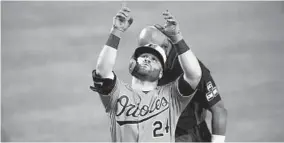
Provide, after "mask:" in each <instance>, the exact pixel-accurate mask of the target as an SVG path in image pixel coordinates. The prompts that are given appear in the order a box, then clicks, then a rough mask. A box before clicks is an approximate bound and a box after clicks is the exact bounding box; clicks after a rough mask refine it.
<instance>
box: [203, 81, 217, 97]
mask: <svg viewBox="0 0 284 143" xmlns="http://www.w3.org/2000/svg"><path fill="white" fill-rule="evenodd" d="M206 87H207V91H208V92H207V93H206V99H207V100H208V101H211V100H212V99H213V98H214V97H216V96H217V95H218V94H219V92H218V89H217V87H216V86H215V87H214V86H213V84H212V82H211V81H209V82H207V84H206Z"/></svg>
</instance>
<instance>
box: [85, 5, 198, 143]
mask: <svg viewBox="0 0 284 143" xmlns="http://www.w3.org/2000/svg"><path fill="white" fill-rule="evenodd" d="M163 16H164V19H165V20H166V27H165V29H164V32H165V34H167V35H168V36H169V37H171V40H172V41H173V44H174V45H175V48H176V50H177V54H178V59H179V60H178V61H179V62H180V65H181V67H182V71H183V73H184V74H182V75H180V76H179V77H178V78H177V79H176V80H174V81H173V82H171V83H169V84H167V85H163V86H158V80H159V79H161V78H162V77H163V71H164V68H165V65H164V64H165V61H166V54H165V51H164V50H163V48H161V47H160V46H158V45H156V44H147V45H143V46H140V47H138V48H137V49H136V50H135V52H134V54H133V56H132V58H131V60H130V64H129V71H130V74H131V75H132V84H131V85H128V84H125V83H123V82H122V81H121V80H120V79H119V78H118V77H117V76H116V75H115V73H114V72H113V67H114V64H115V60H116V56H117V50H118V45H119V41H120V38H121V35H122V34H123V33H124V32H125V31H126V30H127V29H128V28H129V27H130V25H131V24H132V22H133V20H132V18H131V16H130V9H129V8H127V7H124V8H122V9H121V10H120V11H119V12H118V13H117V15H116V16H115V17H114V19H113V26H112V28H111V32H110V35H109V38H108V40H107V42H106V44H105V45H104V46H103V49H102V50H101V52H100V55H99V57H98V60H97V66H96V69H95V70H94V71H93V72H92V75H93V81H94V86H91V89H92V90H93V91H96V92H98V93H99V95H100V97H101V100H102V103H103V105H104V107H105V109H106V112H107V113H108V115H109V118H110V122H111V130H110V131H111V138H112V141H114V142H156V141H158V142H160V141H161V142H174V141H175V136H174V134H175V133H174V132H175V128H176V123H177V121H178V118H179V116H180V114H181V113H182V111H183V110H184V108H185V107H186V105H187V104H188V103H189V102H190V100H191V99H192V97H193V95H194V93H195V92H196V90H195V89H196V87H197V85H198V83H199V81H200V78H201V69H200V66H199V63H198V60H197V58H196V57H195V56H194V54H193V52H192V51H191V49H190V48H189V47H188V46H187V44H186V43H185V41H184V40H183V37H182V35H181V33H180V31H179V27H178V24H177V22H176V21H175V19H173V17H172V16H171V14H170V13H169V12H168V11H166V12H164V13H163Z"/></svg>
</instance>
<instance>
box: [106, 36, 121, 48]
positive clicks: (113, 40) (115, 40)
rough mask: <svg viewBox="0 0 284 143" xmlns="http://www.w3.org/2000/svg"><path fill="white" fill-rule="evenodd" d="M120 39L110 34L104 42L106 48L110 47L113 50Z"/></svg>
mask: <svg viewBox="0 0 284 143" xmlns="http://www.w3.org/2000/svg"><path fill="white" fill-rule="evenodd" d="M119 41H120V38H119V37H117V36H115V35H114V34H110V35H109V37H108V40H107V42H106V45H107V46H110V47H112V48H114V49H117V48H118V44H119Z"/></svg>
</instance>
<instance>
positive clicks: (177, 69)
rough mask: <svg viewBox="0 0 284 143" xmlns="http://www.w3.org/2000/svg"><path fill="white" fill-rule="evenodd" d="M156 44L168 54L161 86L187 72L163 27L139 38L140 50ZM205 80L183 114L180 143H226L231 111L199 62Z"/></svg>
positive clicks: (146, 31)
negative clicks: (209, 116) (208, 119)
mask: <svg viewBox="0 0 284 143" xmlns="http://www.w3.org/2000/svg"><path fill="white" fill-rule="evenodd" d="M149 43H155V44H158V45H160V46H161V47H162V48H164V49H165V50H166V51H167V52H166V53H167V61H166V64H165V70H164V76H163V77H162V78H161V79H160V80H159V85H165V84H168V83H169V82H171V81H174V80H176V78H177V77H179V76H180V75H181V74H182V73H183V71H182V68H181V66H180V64H179V62H178V59H177V52H176V50H175V48H173V47H174V46H175V45H174V44H172V42H171V40H170V39H169V37H167V36H166V35H165V34H164V33H163V29H162V26H160V25H155V26H148V27H146V28H144V29H143V30H142V31H141V32H140V35H139V39H138V46H139V45H145V44H149ZM199 64H200V67H201V70H202V78H201V81H200V83H199V85H198V87H197V89H198V90H197V92H196V95H194V97H193V99H192V100H191V102H190V103H189V104H188V106H187V107H186V109H185V110H184V111H183V113H182V115H181V117H180V118H179V121H178V124H177V128H176V142H211V141H212V142H224V140H225V132H226V119H227V111H226V109H225V107H224V103H223V101H222V100H221V97H220V94H219V92H218V89H217V87H216V84H215V82H214V80H213V78H212V76H211V74H210V71H209V70H208V69H207V68H206V67H205V66H204V64H203V63H202V62H201V61H199ZM206 110H209V111H210V112H211V113H212V135H211V133H210V131H209V129H208V127H207V125H206V122H205V117H206Z"/></svg>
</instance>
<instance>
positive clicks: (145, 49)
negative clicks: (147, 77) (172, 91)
mask: <svg viewBox="0 0 284 143" xmlns="http://www.w3.org/2000/svg"><path fill="white" fill-rule="evenodd" d="M143 53H151V54H153V55H155V56H156V57H157V58H158V60H159V61H160V63H161V65H162V68H163V70H164V67H165V62H166V53H165V51H164V49H163V48H162V47H160V46H159V45H157V44H146V45H144V46H141V47H138V48H137V49H136V50H135V52H134V54H133V56H132V57H131V59H130V63H129V72H130V74H131V75H132V76H136V74H137V71H138V68H139V67H138V64H137V58H138V57H139V56H140V55H141V54H143Z"/></svg>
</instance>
